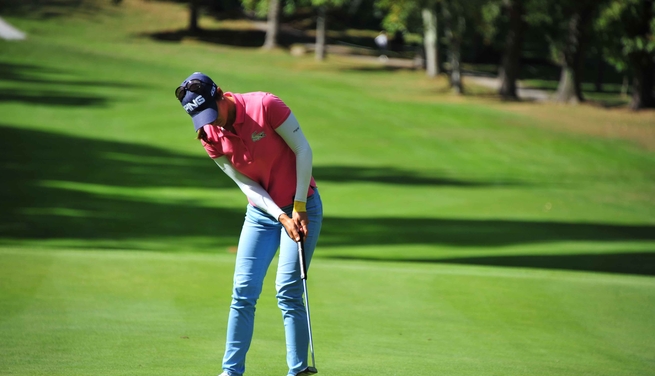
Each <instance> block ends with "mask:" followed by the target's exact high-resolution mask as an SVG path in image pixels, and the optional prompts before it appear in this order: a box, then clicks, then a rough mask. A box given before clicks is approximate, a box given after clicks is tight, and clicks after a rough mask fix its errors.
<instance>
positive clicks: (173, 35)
mask: <svg viewBox="0 0 655 376" xmlns="http://www.w3.org/2000/svg"><path fill="white" fill-rule="evenodd" d="M142 36H146V37H150V38H152V39H155V40H158V41H163V42H181V41H182V40H184V39H194V40H198V41H202V42H206V43H212V44H220V45H226V46H236V47H250V48H255V47H257V48H259V47H261V46H263V45H264V41H265V39H266V32H265V31H263V30H257V29H243V30H233V29H201V30H198V31H197V32H190V31H189V30H187V29H180V30H168V31H159V32H155V33H148V34H142ZM314 42H315V40H314V38H311V37H308V36H303V35H298V34H290V33H284V32H283V31H280V32H279V35H278V45H280V46H282V47H289V46H291V45H292V44H294V43H314Z"/></svg>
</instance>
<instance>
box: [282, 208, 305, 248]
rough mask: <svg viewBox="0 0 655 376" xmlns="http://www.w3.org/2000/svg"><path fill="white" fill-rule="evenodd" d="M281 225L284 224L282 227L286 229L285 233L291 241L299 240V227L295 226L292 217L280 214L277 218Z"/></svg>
mask: <svg viewBox="0 0 655 376" xmlns="http://www.w3.org/2000/svg"><path fill="white" fill-rule="evenodd" d="M278 220H279V221H280V223H281V224H282V226H284V229H285V230H286V231H287V234H288V235H289V237H290V238H291V239H293V241H295V242H299V241H300V228H299V227H298V226H296V222H295V221H294V220H293V219H292V218H289V216H288V215H286V214H284V213H282V215H280V218H278Z"/></svg>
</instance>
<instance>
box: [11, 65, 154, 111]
mask: <svg viewBox="0 0 655 376" xmlns="http://www.w3.org/2000/svg"><path fill="white" fill-rule="evenodd" d="M52 74H55V75H57V74H59V75H68V72H66V71H64V70H57V69H52V68H45V67H41V66H38V65H32V64H11V63H0V81H4V82H11V83H12V84H13V87H11V88H6V89H4V90H3V91H2V92H1V93H0V102H22V103H30V104H39V105H50V106H76V107H77V106H95V107H103V106H107V105H108V104H109V99H108V97H104V96H97V95H91V94H87V93H84V92H82V91H79V90H76V89H77V88H84V87H92V88H96V87H118V88H126V89H129V88H133V87H135V85H132V84H127V83H120V82H111V81H101V80H94V81H82V80H74V79H73V80H71V79H51V78H44V77H43V75H52ZM141 86H142V85H141Z"/></svg>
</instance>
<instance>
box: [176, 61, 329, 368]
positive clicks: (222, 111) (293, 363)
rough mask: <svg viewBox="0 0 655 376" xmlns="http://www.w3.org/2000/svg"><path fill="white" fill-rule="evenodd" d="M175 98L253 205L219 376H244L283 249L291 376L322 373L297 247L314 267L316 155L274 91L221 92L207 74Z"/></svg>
mask: <svg viewBox="0 0 655 376" xmlns="http://www.w3.org/2000/svg"><path fill="white" fill-rule="evenodd" d="M175 96H176V97H177V99H178V100H179V101H180V103H181V104H182V106H183V107H184V109H185V110H186V112H187V113H188V114H189V115H190V116H191V118H192V119H193V125H194V129H195V131H196V132H197V134H198V139H200V140H201V142H202V145H203V146H204V148H205V150H206V151H207V153H208V154H209V156H210V157H211V158H212V159H213V160H214V161H215V162H216V164H217V165H218V167H220V168H221V169H222V170H223V172H225V174H227V176H229V177H230V178H232V180H234V181H235V183H236V184H237V185H238V186H239V188H240V189H241V190H242V191H243V193H245V195H246V196H247V198H248V201H249V205H248V207H247V209H246V217H245V221H244V223H243V228H242V230H241V236H240V238H239V247H238V251H237V256H236V264H235V268H234V287H233V293H232V303H231V305H230V314H229V318H228V322H227V340H226V344H225V356H224V358H223V371H224V372H223V373H222V374H221V375H220V376H241V375H243V373H244V372H245V361H246V353H247V352H248V348H249V347H250V343H251V340H252V335H253V325H254V322H255V304H256V303H257V299H258V298H259V295H260V293H261V291H262V284H263V281H264V276H265V274H266V271H267V269H268V267H269V265H270V263H271V261H272V260H273V257H274V256H275V253H276V252H277V249H278V247H279V248H280V256H279V263H278V267H277V277H276V280H275V287H276V290H277V300H278V306H279V307H280V310H281V311H282V318H283V321H284V331H285V336H286V346H287V364H288V366H289V373H288V375H289V376H296V375H308V374H313V373H316V370H315V369H314V368H312V367H308V365H307V348H308V344H309V333H308V326H307V316H306V312H305V306H304V304H303V298H302V296H303V284H302V280H301V278H300V264H299V257H298V245H297V243H296V242H297V241H299V240H300V237H301V233H302V235H303V238H304V245H305V248H304V249H305V258H306V263H307V264H308V265H309V262H310V260H311V258H312V254H313V253H314V248H315V247H316V242H317V240H318V236H319V233H320V231H321V223H322V220H323V206H322V203H321V197H320V196H319V194H318V190H317V189H316V184H315V182H314V179H313V178H312V150H311V148H310V147H309V144H308V143H307V139H306V138H305V136H304V135H303V132H302V130H301V129H300V125H299V124H298V121H297V120H296V117H295V116H294V115H293V113H292V112H291V110H290V109H289V107H287V106H286V105H285V104H284V102H282V101H281V100H280V99H279V98H278V97H276V96H274V95H272V94H270V93H263V92H254V93H245V94H237V93H229V92H226V93H223V91H222V90H221V89H220V88H219V87H218V86H216V84H215V83H214V81H212V80H211V79H210V78H209V77H207V76H206V75H204V74H202V73H194V74H192V75H191V76H189V77H188V78H187V79H186V80H184V82H182V84H181V85H180V86H179V87H178V88H177V89H176V90H175Z"/></svg>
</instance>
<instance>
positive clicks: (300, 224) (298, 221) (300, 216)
mask: <svg viewBox="0 0 655 376" xmlns="http://www.w3.org/2000/svg"><path fill="white" fill-rule="evenodd" d="M292 215H293V223H294V224H295V225H296V227H297V228H298V229H299V230H300V232H302V234H303V236H304V237H305V238H306V237H307V235H309V216H308V215H307V212H297V211H294V212H293V214H292Z"/></svg>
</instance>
